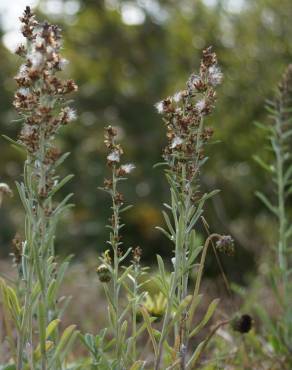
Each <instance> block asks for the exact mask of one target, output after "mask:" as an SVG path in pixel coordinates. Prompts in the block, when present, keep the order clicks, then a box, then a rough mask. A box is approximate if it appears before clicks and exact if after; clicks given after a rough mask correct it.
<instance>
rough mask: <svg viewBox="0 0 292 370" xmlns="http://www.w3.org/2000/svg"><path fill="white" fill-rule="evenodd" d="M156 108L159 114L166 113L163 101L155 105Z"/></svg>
mask: <svg viewBox="0 0 292 370" xmlns="http://www.w3.org/2000/svg"><path fill="white" fill-rule="evenodd" d="M154 106H155V108H156V110H157V112H158V113H159V114H162V113H163V111H164V108H163V101H159V102H158V103H156V104H155V105H154Z"/></svg>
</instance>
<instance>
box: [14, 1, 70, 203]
mask: <svg viewBox="0 0 292 370" xmlns="http://www.w3.org/2000/svg"><path fill="white" fill-rule="evenodd" d="M20 20H21V22H22V33H23V35H24V37H25V38H26V41H27V42H26V45H20V46H19V47H18V48H17V50H16V53H17V54H18V55H19V56H21V57H22V58H23V59H24V62H23V64H22V65H21V66H20V69H19V72H18V74H17V76H16V77H15V81H16V83H17V85H18V90H17V91H16V93H15V96H14V102H13V104H14V107H15V108H16V110H17V112H18V113H19V114H20V116H21V117H22V118H23V126H22V129H21V132H20V135H19V142H20V143H21V144H23V145H24V147H25V148H26V149H27V151H28V153H29V157H30V159H31V160H32V161H34V163H35V164H36V166H35V168H37V167H41V165H44V166H46V167H47V168H46V178H45V179H44V181H43V184H42V186H41V187H40V189H39V195H40V196H42V197H46V196H47V194H48V192H49V190H50V189H51V187H52V184H53V176H54V169H53V167H54V166H53V165H54V163H55V162H56V160H57V159H58V157H59V153H58V151H57V149H56V148H55V147H54V145H53V141H54V138H55V134H56V133H57V131H58V129H59V128H60V127H61V126H62V125H66V124H68V123H69V122H71V121H73V120H75V119H76V113H75V111H74V110H73V109H72V108H70V107H69V106H66V101H65V99H64V98H65V96H66V95H67V94H69V93H71V92H74V91H76V90H77V85H76V84H75V83H74V81H73V80H67V81H63V80H61V79H60V78H59V77H58V72H59V71H61V70H63V69H64V67H65V66H66V65H67V63H68V62H67V60H66V59H64V58H63V57H62V56H61V54H60V50H61V46H62V40H61V32H60V28H59V27H57V26H55V25H51V24H49V23H46V22H45V23H39V22H38V21H37V20H36V18H35V15H34V14H33V13H32V11H31V9H30V8H29V7H26V9H25V11H24V14H23V16H22V17H21V18H20ZM35 176H36V178H39V177H40V175H39V174H38V173H36V174H35Z"/></svg>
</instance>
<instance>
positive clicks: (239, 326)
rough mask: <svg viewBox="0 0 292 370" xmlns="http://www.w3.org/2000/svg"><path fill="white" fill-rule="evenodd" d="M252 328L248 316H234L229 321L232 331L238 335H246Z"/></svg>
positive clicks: (251, 320) (251, 322) (250, 319)
mask: <svg viewBox="0 0 292 370" xmlns="http://www.w3.org/2000/svg"><path fill="white" fill-rule="evenodd" d="M252 326H253V319H252V317H251V316H250V315H247V314H244V315H241V316H236V317H235V318H234V319H233V320H232V321H231V327H232V329H233V330H234V331H238V332H239V333H242V334H244V333H248V332H249V331H250V330H251V328H252Z"/></svg>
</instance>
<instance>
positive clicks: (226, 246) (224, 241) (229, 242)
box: [216, 235, 235, 256]
mask: <svg viewBox="0 0 292 370" xmlns="http://www.w3.org/2000/svg"><path fill="white" fill-rule="evenodd" d="M216 249H217V250H218V251H219V252H222V253H224V254H226V255H227V256H234V252H235V249H234V240H233V239H232V237H231V236H230V235H222V236H221V238H220V239H219V240H218V241H217V242H216Z"/></svg>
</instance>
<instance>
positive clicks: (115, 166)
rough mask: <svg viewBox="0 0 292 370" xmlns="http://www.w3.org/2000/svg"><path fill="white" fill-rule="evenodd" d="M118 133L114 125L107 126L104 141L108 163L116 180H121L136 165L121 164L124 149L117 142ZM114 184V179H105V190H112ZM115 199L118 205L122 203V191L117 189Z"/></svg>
mask: <svg viewBox="0 0 292 370" xmlns="http://www.w3.org/2000/svg"><path fill="white" fill-rule="evenodd" d="M117 134H118V132H117V129H116V128H114V127H112V126H107V127H106V128H105V133H104V143H105V145H106V147H107V149H108V154H107V165H108V166H109V167H110V169H111V170H112V173H113V175H114V176H113V178H114V179H115V181H119V180H120V179H121V178H122V177H123V176H126V175H128V174H129V173H131V172H132V171H133V170H134V169H135V166H134V165H133V164H132V163H127V164H122V165H121V164H120V160H121V156H122V155H123V153H124V151H123V148H122V147H121V145H120V144H118V143H117V142H116V137H117ZM113 185H114V184H113V180H112V179H105V180H104V189H105V190H107V191H110V190H111V189H112V187H113ZM114 201H115V203H116V205H119V206H120V205H122V204H123V202H124V197H123V195H122V194H121V193H120V192H118V191H115V199H114Z"/></svg>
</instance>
